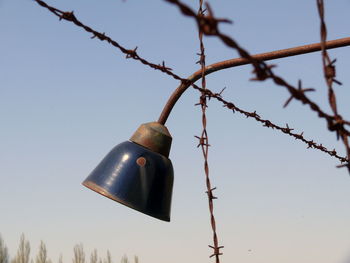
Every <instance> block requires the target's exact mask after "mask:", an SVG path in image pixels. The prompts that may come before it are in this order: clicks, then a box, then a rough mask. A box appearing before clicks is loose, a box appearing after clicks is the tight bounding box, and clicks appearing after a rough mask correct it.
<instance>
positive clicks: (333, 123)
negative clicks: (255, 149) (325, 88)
mask: <svg viewBox="0 0 350 263" xmlns="http://www.w3.org/2000/svg"><path fill="white" fill-rule="evenodd" d="M164 1H166V2H169V3H171V4H174V5H176V6H177V7H178V8H179V9H180V11H181V13H182V14H183V15H185V16H189V17H192V18H194V19H195V20H196V22H197V26H198V27H199V28H200V29H201V30H202V32H203V34H204V35H207V36H216V37H218V38H219V39H220V40H221V41H222V42H223V43H225V44H226V46H228V47H230V48H233V49H235V50H236V51H237V52H238V53H239V55H240V56H241V57H242V58H245V59H247V60H249V61H250V63H251V64H252V66H253V68H254V70H253V73H254V74H255V78H252V79H251V80H256V81H265V80H267V79H271V80H273V82H274V83H275V84H276V85H278V86H282V87H285V88H286V89H287V90H288V91H289V93H290V95H291V97H292V99H296V100H299V101H301V102H302V104H306V105H308V106H309V107H310V109H311V110H312V111H314V112H316V113H317V114H318V116H319V117H320V118H323V119H325V120H326V122H327V128H328V130H329V131H331V132H336V133H337V134H340V135H341V136H342V138H343V143H344V145H345V147H346V148H347V149H348V148H349V147H348V143H347V139H348V136H350V132H349V131H348V130H347V129H346V128H345V127H344V126H345V125H349V122H348V121H345V120H343V118H342V117H341V116H340V115H336V116H333V115H329V114H327V113H325V112H324V111H323V110H321V108H320V107H319V106H318V105H317V104H316V103H315V102H313V101H311V100H310V99H309V98H308V97H307V96H306V95H305V92H307V91H308V90H306V89H303V88H295V87H294V86H292V85H291V84H289V83H288V82H287V81H285V80H284V79H283V78H281V77H280V76H278V75H276V74H275V73H274V72H273V70H272V68H273V67H275V65H268V64H267V63H265V62H264V61H261V60H258V59H255V58H253V57H252V56H251V55H250V54H249V53H248V51H246V50H245V49H243V48H242V47H241V46H240V45H239V44H238V43H237V42H236V41H235V40H233V39H232V38H230V37H229V36H227V35H225V34H222V33H221V32H220V31H219V28H218V26H219V24H220V23H232V22H231V21H230V20H228V19H222V18H216V17H214V15H213V11H212V10H211V8H210V6H209V4H208V3H207V4H206V7H207V10H208V14H207V15H205V16H198V15H196V13H195V12H194V11H193V10H192V9H191V8H190V7H188V6H187V5H185V4H184V3H182V2H181V1H179V0H164ZM288 100H289V101H290V100H291V98H289V99H288ZM349 151H350V149H349ZM347 152H348V151H347ZM345 166H347V167H348V169H349V172H350V164H349V163H347V164H346V165H345ZM341 167H343V166H341Z"/></svg>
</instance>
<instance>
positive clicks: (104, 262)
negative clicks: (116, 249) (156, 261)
mask: <svg viewBox="0 0 350 263" xmlns="http://www.w3.org/2000/svg"><path fill="white" fill-rule="evenodd" d="M73 252H74V255H73V259H72V263H114V262H113V261H112V257H111V253H110V252H109V251H108V250H107V255H106V258H101V257H99V256H98V254H97V250H96V249H95V250H94V251H93V252H92V253H91V255H90V259H89V260H87V259H86V256H85V251H84V247H83V245H82V244H79V245H75V246H74V249H73ZM120 262H121V263H131V261H130V260H129V259H128V257H127V256H123V257H122V259H121V261H120ZM0 263H54V262H53V261H52V260H51V259H50V258H49V257H48V255H47V249H46V245H45V243H44V242H43V241H41V242H40V246H39V250H38V252H37V255H36V257H35V259H33V258H30V243H29V241H28V240H26V238H25V236H24V234H22V235H21V238H20V240H19V245H18V249H17V254H16V256H14V257H10V255H9V253H8V249H7V247H6V245H5V242H4V240H3V239H2V237H1V235H0ZM57 263H63V257H62V254H61V255H60V257H59V259H58V262H57ZM134 263H139V259H138V257H137V256H135V257H134Z"/></svg>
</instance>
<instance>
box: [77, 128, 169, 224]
mask: <svg viewBox="0 0 350 263" xmlns="http://www.w3.org/2000/svg"><path fill="white" fill-rule="evenodd" d="M149 124H152V125H149ZM147 125H148V126H150V127H148V126H147ZM143 126H146V127H143ZM154 126H155V127H156V128H159V127H158V124H155V123H148V124H143V125H141V127H140V128H139V129H138V130H137V131H136V132H135V134H134V135H133V136H132V137H131V139H130V140H131V141H125V142H122V143H120V144H118V145H117V146H115V147H114V148H113V149H112V150H111V151H110V152H109V153H108V154H107V156H106V157H105V158H104V159H103V160H102V161H101V162H100V164H99V165H98V166H97V167H96V168H95V169H94V170H93V171H92V172H91V174H90V175H89V176H88V177H87V178H86V180H85V181H84V182H83V185H84V186H86V187H88V188H90V189H91V190H93V191H95V192H97V193H99V194H101V195H104V196H106V197H108V198H110V199H112V200H114V201H117V202H119V203H121V204H123V205H126V206H128V207H130V208H133V209H135V210H137V211H140V212H142V213H144V214H147V215H149V216H152V217H155V218H158V219H160V220H163V221H170V210H171V197H172V188H173V180H174V179H173V178H174V176H173V167H172V164H171V161H170V160H169V159H168V158H167V156H166V155H167V154H168V153H169V150H170V144H169V145H168V146H166V147H165V148H164V140H165V143H166V144H168V142H169V136H170V134H169V135H168V134H166V135H167V136H166V137H167V138H162V137H164V136H165V135H164V130H163V127H164V126H163V127H161V128H162V129H161V130H160V131H161V132H160V133H159V129H154ZM141 128H142V129H141ZM151 128H153V130H152V129H151ZM164 128H165V127H164ZM140 129H141V133H140V132H139V131H140ZM150 129H151V132H149V130H150ZM165 129H166V128H165ZM154 130H155V132H154ZM145 131H146V133H145ZM166 131H167V130H166ZM138 132H139V133H138ZM140 134H141V136H139V135H140ZM157 136H158V137H157ZM150 138H151V139H152V140H153V141H155V143H156V144H157V143H158V146H157V145H155V144H154V142H153V143H152V140H150ZM135 141H136V142H135ZM150 142H151V143H150ZM159 142H161V143H160V144H159ZM170 143H171V137H170ZM145 146H146V147H145ZM159 146H160V147H159ZM164 149H165V150H164ZM164 154H165V155H164Z"/></svg>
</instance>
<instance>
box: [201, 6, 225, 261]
mask: <svg viewBox="0 0 350 263" xmlns="http://www.w3.org/2000/svg"><path fill="white" fill-rule="evenodd" d="M204 14H205V10H203V0H199V8H198V16H204ZM198 29H199V30H198V38H199V45H200V53H199V54H198V55H199V57H200V58H199V61H198V62H197V63H199V64H200V66H201V71H202V74H201V75H202V79H201V80H202V89H201V95H200V98H199V100H200V102H199V103H198V104H196V105H200V106H201V110H202V127H203V128H202V133H201V136H200V137H198V136H195V137H196V138H198V139H199V144H198V146H201V149H202V153H203V157H204V173H205V182H206V186H207V191H206V193H207V196H208V205H209V214H210V224H211V229H212V232H213V245H212V246H211V245H209V247H210V248H212V249H213V253H212V254H211V255H210V257H214V256H215V262H216V263H220V255H222V253H221V251H220V249H221V248H223V246H219V242H218V236H217V232H216V220H215V216H214V202H213V200H214V199H216V197H215V196H214V195H213V191H214V190H215V189H216V187H214V188H213V187H212V186H211V180H210V177H209V162H208V153H209V146H210V145H209V137H208V132H207V117H206V110H207V107H208V106H207V96H206V94H205V91H206V79H205V47H204V43H203V32H202V30H201V29H200V28H198Z"/></svg>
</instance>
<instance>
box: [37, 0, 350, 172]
mask: <svg viewBox="0 0 350 263" xmlns="http://www.w3.org/2000/svg"><path fill="white" fill-rule="evenodd" d="M34 1H35V2H37V3H38V4H39V5H40V6H42V7H44V8H47V9H48V10H49V11H50V12H52V13H53V14H54V15H56V16H57V17H59V19H60V20H62V19H64V20H67V21H70V22H73V23H74V24H75V25H77V26H79V27H82V28H84V29H85V30H86V31H87V32H90V33H92V34H93V37H92V38H95V37H97V38H99V39H100V40H101V41H107V42H108V43H109V44H111V45H113V46H114V47H116V48H118V49H119V50H120V51H121V52H122V53H124V54H126V58H133V59H135V60H139V61H140V62H141V63H142V64H144V65H148V66H149V67H151V68H153V69H156V70H160V71H161V72H164V73H166V74H168V75H169V76H172V77H173V78H174V79H176V80H180V81H181V83H182V84H184V85H189V86H192V87H193V88H195V89H200V88H199V87H198V86H196V85H195V84H194V83H192V81H190V80H188V79H184V78H181V77H180V76H178V75H176V74H175V73H173V72H171V69H170V68H167V67H166V66H165V64H164V62H163V63H162V66H160V65H157V64H154V63H151V62H148V61H147V60H145V59H143V58H141V57H140V56H139V55H138V54H137V53H136V49H133V50H131V49H126V48H124V47H122V46H121V45H119V43H117V42H116V41H115V40H112V39H111V38H110V37H108V36H106V35H105V33H99V32H97V31H96V30H93V29H92V28H90V27H89V26H86V25H84V24H83V23H81V22H80V21H79V20H78V19H77V18H76V17H75V15H74V13H73V12H64V11H61V10H59V9H57V8H55V7H52V6H49V5H48V4H46V3H45V2H44V1H42V0H34ZM165 1H168V2H171V3H175V2H178V1H176V0H165ZM179 3H180V2H179ZM175 4H176V3H175ZM180 4H182V3H180ZM182 5H183V4H182ZM183 9H184V10H185V12H187V11H189V13H190V16H193V15H192V14H191V12H192V10H191V9H190V8H186V6H185V5H184V6H183ZM201 19H206V16H203V17H202V18H201ZM216 21H217V22H221V21H222V22H229V20H226V19H221V20H220V19H216ZM204 34H205V32H204ZM241 57H242V58H245V59H247V60H249V61H250V57H243V56H241ZM207 92H211V91H210V90H209V89H207ZM211 93H212V94H215V93H214V92H211ZM213 97H214V96H213ZM228 103H229V102H228ZM229 105H230V104H229ZM310 107H311V106H310ZM238 112H239V111H238ZM321 115H326V117H330V118H332V116H328V115H327V114H325V113H324V114H321ZM327 121H328V120H327ZM328 122H329V121H328ZM334 122H335V123H334V124H333V120H331V121H330V124H331V125H329V129H339V128H337V127H338V126H337V124H338V125H342V126H343V125H350V121H346V120H343V119H339V120H337V121H334ZM343 128H344V127H343ZM344 129H345V128H344ZM345 134H346V135H349V132H347V131H346V132H345ZM304 142H305V141H304ZM305 143H306V142H305ZM319 145H322V144H319ZM316 149H318V148H316ZM326 152H328V153H329V152H331V153H332V152H333V151H329V150H327V151H326ZM330 155H331V156H334V157H336V158H338V159H339V160H342V159H343V160H346V158H344V157H340V156H338V157H337V155H332V154H330ZM348 159H350V158H348ZM347 165H349V164H347Z"/></svg>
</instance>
